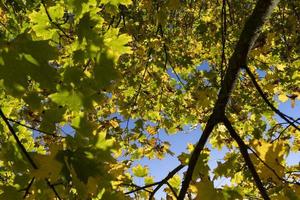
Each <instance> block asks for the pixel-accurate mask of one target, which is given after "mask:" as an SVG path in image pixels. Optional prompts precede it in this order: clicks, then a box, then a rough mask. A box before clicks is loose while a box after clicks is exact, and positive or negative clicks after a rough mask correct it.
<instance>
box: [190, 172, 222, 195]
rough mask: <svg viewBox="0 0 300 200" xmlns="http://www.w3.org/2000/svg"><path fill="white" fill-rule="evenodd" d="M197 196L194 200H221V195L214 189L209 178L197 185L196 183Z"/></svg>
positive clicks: (203, 179)
mask: <svg viewBox="0 0 300 200" xmlns="http://www.w3.org/2000/svg"><path fill="white" fill-rule="evenodd" d="M195 185H196V188H197V196H196V198H195V200H212V199H214V200H221V199H222V198H221V197H222V195H221V194H220V193H218V191H217V190H216V189H215V188H214V184H213V182H212V181H210V180H209V177H204V178H202V180H201V181H200V182H199V183H196V184H195Z"/></svg>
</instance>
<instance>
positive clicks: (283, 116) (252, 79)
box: [244, 66, 300, 131]
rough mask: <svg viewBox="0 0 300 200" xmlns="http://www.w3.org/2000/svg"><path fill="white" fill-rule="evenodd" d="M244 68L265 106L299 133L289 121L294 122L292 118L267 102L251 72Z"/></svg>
mask: <svg viewBox="0 0 300 200" xmlns="http://www.w3.org/2000/svg"><path fill="white" fill-rule="evenodd" d="M244 68H245V69H246V72H247V74H248V75H249V77H250V79H251V81H252V83H253V85H254V87H255V88H256V90H257V91H258V93H259V94H260V96H261V97H262V98H263V100H264V101H265V102H266V104H267V105H268V106H269V107H270V108H271V109H272V110H273V111H274V112H275V113H276V114H277V115H279V116H280V117H281V118H282V119H283V120H285V121H286V122H287V123H289V124H290V125H291V126H293V127H294V128H295V129H297V130H299V131H300V128H299V127H297V126H296V125H295V124H294V122H292V121H290V119H291V120H293V121H295V120H294V119H293V118H292V117H289V116H287V115H286V114H284V113H282V112H281V111H279V110H278V109H277V108H275V106H274V105H273V104H272V103H271V102H270V101H269V100H268V98H267V97H266V95H265V94H264V92H263V91H262V89H261V87H260V86H259V85H258V83H257V81H256V79H255V76H254V75H253V74H252V72H251V71H250V69H249V68H248V67H247V66H244Z"/></svg>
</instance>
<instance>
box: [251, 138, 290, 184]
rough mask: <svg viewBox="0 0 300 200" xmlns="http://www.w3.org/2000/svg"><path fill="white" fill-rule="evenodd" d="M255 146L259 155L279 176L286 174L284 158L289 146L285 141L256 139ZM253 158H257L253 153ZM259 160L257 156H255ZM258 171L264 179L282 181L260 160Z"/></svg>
mask: <svg viewBox="0 0 300 200" xmlns="http://www.w3.org/2000/svg"><path fill="white" fill-rule="evenodd" d="M253 146H254V148H255V150H256V152H257V154H258V156H259V157H260V158H261V159H262V160H263V161H264V162H265V163H267V164H268V166H269V167H271V168H272V169H273V170H275V172H276V174H277V175H278V176H279V177H282V176H283V175H284V165H283V164H284V163H283V158H284V155H285V152H286V150H287V148H286V147H285V145H284V143H283V142H280V141H279V142H274V143H268V142H266V141H264V140H255V141H254V142H253ZM252 158H255V156H254V155H252ZM255 159H256V160H257V158H255ZM258 173H259V175H260V177H261V178H262V179H263V180H270V179H271V180H272V181H275V182H280V181H281V180H279V179H278V177H277V176H276V175H275V174H274V173H273V171H271V170H270V169H269V168H268V167H267V166H266V165H264V164H263V163H262V162H259V165H258Z"/></svg>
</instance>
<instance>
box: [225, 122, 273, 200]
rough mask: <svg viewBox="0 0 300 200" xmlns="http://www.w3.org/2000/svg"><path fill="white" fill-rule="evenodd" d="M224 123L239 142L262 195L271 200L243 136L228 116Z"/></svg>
mask: <svg viewBox="0 0 300 200" xmlns="http://www.w3.org/2000/svg"><path fill="white" fill-rule="evenodd" d="M223 123H224V125H225V126H226V128H227V130H228V131H229V133H230V135H231V137H232V138H233V139H234V140H235V141H236V142H237V144H238V146H239V149H240V151H241V154H242V156H243V157H244V160H245V162H246V165H247V166H248V169H249V170H250V172H251V174H252V176H253V178H254V181H255V184H256V186H257V188H258V190H259V191H260V194H261V196H262V197H263V198H264V199H267V200H269V199H270V197H269V196H268V193H267V191H266V189H265V187H264V185H263V184H262V182H261V180H260V178H259V176H258V174H257V171H256V169H255V167H254V165H253V163H252V161H251V159H250V156H249V153H248V147H247V145H246V144H245V143H244V141H243V140H242V139H241V137H240V136H239V135H238V134H237V132H236V131H235V130H234V128H233V127H232V125H231V123H230V121H229V120H228V119H227V117H225V118H224V121H223Z"/></svg>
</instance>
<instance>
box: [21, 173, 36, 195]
mask: <svg viewBox="0 0 300 200" xmlns="http://www.w3.org/2000/svg"><path fill="white" fill-rule="evenodd" d="M34 179H35V177H33V178H32V179H31V180H30V182H29V184H28V186H27V187H26V189H25V194H24V196H23V198H24V199H25V198H26V197H27V195H28V194H29V191H30V188H31V186H32V184H33V182H34Z"/></svg>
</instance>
